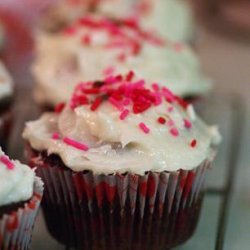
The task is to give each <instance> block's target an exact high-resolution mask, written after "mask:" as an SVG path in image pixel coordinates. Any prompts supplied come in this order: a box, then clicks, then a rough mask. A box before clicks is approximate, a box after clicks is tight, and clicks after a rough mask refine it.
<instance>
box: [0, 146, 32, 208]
mask: <svg viewBox="0 0 250 250" xmlns="http://www.w3.org/2000/svg"><path fill="white" fill-rule="evenodd" d="M3 156H4V157H7V156H6V155H5V154H4V153H3V151H2V150H1V149H0V157H3ZM11 163H12V164H13V165H14V167H13V169H9V168H8V167H7V166H6V165H5V164H4V163H3V162H2V161H1V160H0V183H1V184H0V206H4V205H10V204H12V203H18V202H22V201H27V200H29V199H30V198H31V196H32V194H33V185H34V180H35V173H34V171H33V170H32V169H31V168H29V167H28V166H26V165H24V164H21V163H20V162H19V161H13V160H12V161H11Z"/></svg>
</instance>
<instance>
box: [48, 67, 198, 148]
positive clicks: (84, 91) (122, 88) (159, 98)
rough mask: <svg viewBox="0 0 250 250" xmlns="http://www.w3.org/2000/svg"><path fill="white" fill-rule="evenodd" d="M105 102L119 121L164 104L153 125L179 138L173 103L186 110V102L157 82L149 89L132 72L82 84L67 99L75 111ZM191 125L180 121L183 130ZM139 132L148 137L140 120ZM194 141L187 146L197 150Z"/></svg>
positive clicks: (70, 142)
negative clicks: (163, 112)
mask: <svg viewBox="0 0 250 250" xmlns="http://www.w3.org/2000/svg"><path fill="white" fill-rule="evenodd" d="M106 102H108V103H109V104H111V105H112V106H113V108H114V109H116V110H118V112H119V119H120V120H121V121H124V120H126V119H127V118H128V117H129V116H130V115H131V114H133V115H139V114H142V113H144V112H146V111H147V110H149V109H151V108H154V107H156V106H159V105H161V104H162V103H166V104H167V105H166V113H165V114H164V115H162V116H159V117H158V118H157V120H156V123H158V124H159V125H162V126H167V127H168V128H169V133H170V134H171V135H172V136H173V137H178V136H179V135H180V131H179V130H178V128H177V126H176V125H175V122H174V121H173V120H172V119H171V112H173V110H174V105H173V104H178V105H179V106H181V107H182V108H183V109H184V110H186V109H187V108H188V103H186V102H185V101H184V100H183V99H181V98H180V97H179V96H176V95H174V94H173V93H172V92H171V91H170V90H169V89H167V88H166V87H161V86H159V85H158V84H157V83H153V84H152V85H151V87H150V86H148V85H146V83H145V81H144V80H142V79H139V80H138V79H135V74H134V72H133V71H130V72H128V74H126V75H115V76H109V77H107V78H106V79H105V80H104V81H95V82H84V83H80V84H78V85H77V87H76V88H75V91H74V93H73V95H72V97H71V100H70V108H71V109H72V110H74V109H75V108H77V107H79V106H88V107H89V108H90V110H91V111H92V112H96V111H97V110H98V109H99V108H100V106H101V105H102V104H103V103H106ZM63 108H64V104H59V105H58V106H57V107H56V112H61V111H62V110H63ZM191 128H192V122H191V121H190V120H188V119H186V118H184V119H183V129H186V130H190V129H191ZM138 129H139V130H140V131H141V132H143V133H145V134H149V133H150V131H151V129H150V127H149V126H148V125H147V124H145V123H144V122H143V121H141V122H140V123H139V124H138ZM52 138H53V139H55V140H57V139H62V140H63V142H64V143H66V144H68V145H70V146H72V147H74V148H77V149H79V150H83V151H87V150H88V149H89V147H88V146H87V145H85V144H83V143H80V142H77V141H75V140H73V139H72V138H68V137H66V138H60V136H59V135H58V134H57V133H54V134H53V135H52ZM196 144H197V142H196V140H195V139H193V140H192V141H191V142H190V143H189V146H190V147H191V148H194V147H196Z"/></svg>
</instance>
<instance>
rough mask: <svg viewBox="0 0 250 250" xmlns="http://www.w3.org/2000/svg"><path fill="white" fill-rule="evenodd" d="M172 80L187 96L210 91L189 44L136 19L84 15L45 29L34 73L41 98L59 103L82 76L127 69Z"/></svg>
mask: <svg viewBox="0 0 250 250" xmlns="http://www.w3.org/2000/svg"><path fill="white" fill-rule="evenodd" d="M131 68H133V70H134V71H135V72H136V74H138V75H140V76H141V77H142V78H145V79H146V80H148V81H152V80H154V81H156V82H159V83H160V84H163V85H167V86H168V87H169V88H170V89H171V90H172V91H173V92H175V93H176V94H178V95H180V96H182V97H184V98H190V97H192V98H197V97H200V96H203V95H204V94H206V93H207V92H209V90H210V87H211V86H210V81H209V80H208V79H207V78H206V77H204V76H203V73H202V70H201V66H200V64H199V61H198V59H197V57H196V55H195V54H194V53H193V51H192V50H191V49H190V48H189V47H188V46H187V45H185V44H182V43H179V42H171V41H168V40H165V39H163V38H161V37H159V36H158V35H157V33H152V32H151V31H150V30H145V29H143V28H142V27H141V26H140V25H139V23H137V22H134V21H131V20H130V19H119V20H118V19H116V20H110V19H107V18H103V17H99V16H93V15H91V16H88V17H84V18H81V19H79V20H78V21H77V22H75V23H74V24H73V25H71V26H70V27H68V28H67V29H65V30H64V31H63V32H61V33H58V34H50V35H48V34H40V35H39V36H38V37H37V41H36V56H35V61H34V63H33V67H32V73H33V76H34V79H35V81H36V83H37V84H36V89H35V99H36V101H37V102H38V103H39V104H40V105H41V106H48V107H54V106H55V105H56V104H57V103H60V102H65V101H67V100H69V98H70V95H71V94H72V91H73V89H74V87H75V85H76V83H79V81H92V80H95V79H102V78H103V77H106V76H108V75H110V74H116V73H120V72H124V73H125V72H127V71H128V70H130V69H131Z"/></svg>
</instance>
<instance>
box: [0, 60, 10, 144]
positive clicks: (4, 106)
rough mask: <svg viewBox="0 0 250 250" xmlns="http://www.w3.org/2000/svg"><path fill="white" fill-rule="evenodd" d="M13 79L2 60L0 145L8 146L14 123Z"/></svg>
mask: <svg viewBox="0 0 250 250" xmlns="http://www.w3.org/2000/svg"><path fill="white" fill-rule="evenodd" d="M12 101H13V81H12V79H11V77H10V75H9V73H8V71H7V70H6V68H5V66H4V64H3V63H2V62H1V61H0V146H1V147H3V148H6V146H7V144H8V137H9V134H10V130H11V124H12V112H11V106H12V105H11V104H12Z"/></svg>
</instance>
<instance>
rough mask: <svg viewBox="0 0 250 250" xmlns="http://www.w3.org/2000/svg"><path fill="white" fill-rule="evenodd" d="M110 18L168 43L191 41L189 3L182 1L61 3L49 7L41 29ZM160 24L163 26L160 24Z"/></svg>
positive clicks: (104, 0)
mask: <svg viewBox="0 0 250 250" xmlns="http://www.w3.org/2000/svg"><path fill="white" fill-rule="evenodd" d="M90 12H92V13H98V14H101V15H104V16H107V17H110V18H121V17H122V18H132V19H134V20H141V21H142V23H143V25H144V26H145V27H150V28H152V29H157V30H159V31H160V32H161V35H162V36H164V37H166V38H167V39H170V40H172V41H182V42H191V41H192V40H193V33H194V21H193V17H192V11H191V7H190V5H189V3H188V2H187V1H185V0H138V1H135V2H133V1H128V0H100V1H91V0H90V1H72V0H64V1H60V2H59V3H57V4H55V5H53V6H51V7H50V8H48V10H47V11H46V12H45V14H44V18H43V21H42V30H44V31H48V32H58V31H60V30H61V29H62V28H64V27H66V26H67V25H69V24H71V23H72V22H74V21H75V20H77V19H78V18H80V17H81V16H83V15H84V14H87V13H90ZM162 24H164V25H162Z"/></svg>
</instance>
